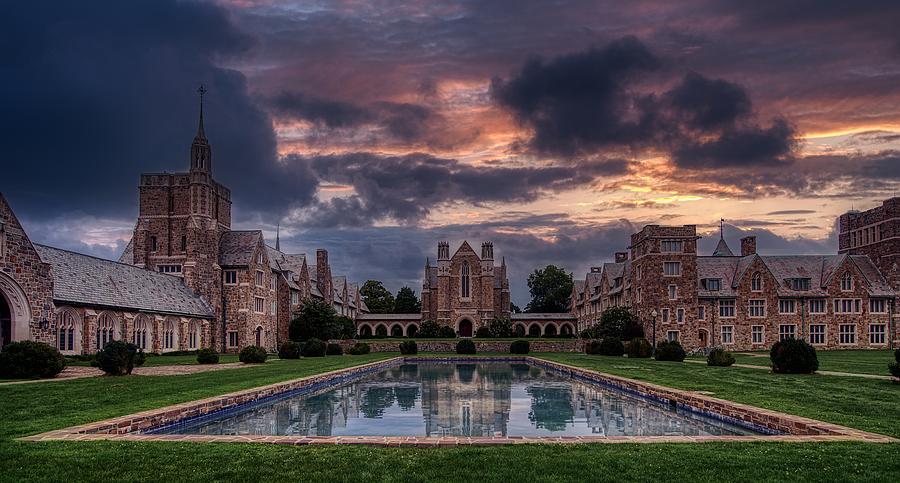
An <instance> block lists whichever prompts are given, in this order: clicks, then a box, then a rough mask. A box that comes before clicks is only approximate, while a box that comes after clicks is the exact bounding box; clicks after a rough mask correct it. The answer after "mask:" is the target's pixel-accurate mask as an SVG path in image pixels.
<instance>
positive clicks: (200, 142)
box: [191, 85, 212, 174]
mask: <svg viewBox="0 0 900 483" xmlns="http://www.w3.org/2000/svg"><path fill="white" fill-rule="evenodd" d="M197 93H199V94H200V125H199V126H198V127H197V135H196V136H194V142H193V143H191V172H204V173H207V174H211V173H212V148H211V147H210V146H209V140H207V139H206V131H204V130H203V95H204V94H206V88H205V87H203V86H202V85H201V86H200V88H199V89H197Z"/></svg>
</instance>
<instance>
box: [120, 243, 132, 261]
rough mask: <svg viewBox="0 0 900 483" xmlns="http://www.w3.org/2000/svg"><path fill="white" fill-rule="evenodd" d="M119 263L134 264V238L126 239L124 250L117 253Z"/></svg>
mask: <svg viewBox="0 0 900 483" xmlns="http://www.w3.org/2000/svg"><path fill="white" fill-rule="evenodd" d="M119 263H127V264H129V265H134V238H132V239H131V240H128V245H125V250H123V251H122V254H121V255H119Z"/></svg>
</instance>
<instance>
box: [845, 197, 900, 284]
mask: <svg viewBox="0 0 900 483" xmlns="http://www.w3.org/2000/svg"><path fill="white" fill-rule="evenodd" d="M838 227H839V228H838V253H849V254H850V255H866V256H868V257H869V258H870V259H871V260H872V262H873V263H875V266H876V267H878V269H879V270H881V273H883V274H884V276H885V277H886V278H887V279H888V283H890V284H891V287H893V288H894V290H900V197H894V198H891V199H888V200H885V201H884V202H882V203H881V206H878V207H875V208H872V209H871V210H867V211H863V212H859V211H850V212H848V213H845V214H843V215H841V216H840V218H838Z"/></svg>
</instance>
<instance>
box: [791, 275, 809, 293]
mask: <svg viewBox="0 0 900 483" xmlns="http://www.w3.org/2000/svg"><path fill="white" fill-rule="evenodd" d="M788 286H789V287H790V288H791V290H798V291H805V290H809V287H810V279H808V278H789V279H788Z"/></svg>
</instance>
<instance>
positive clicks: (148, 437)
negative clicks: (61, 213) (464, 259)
mask: <svg viewBox="0 0 900 483" xmlns="http://www.w3.org/2000/svg"><path fill="white" fill-rule="evenodd" d="M466 360H472V361H473V362H489V361H502V362H526V363H531V364H533V365H536V366H538V367H544V368H549V369H552V370H555V371H557V372H562V373H564V374H566V375H569V376H570V377H573V378H576V379H580V380H586V381H588V382H591V383H595V384H600V385H603V386H607V387H612V388H615V389H619V390H623V391H625V392H627V393H629V394H633V395H638V396H641V397H645V398H649V399H651V400H655V401H658V402H663V403H666V404H670V405H674V406H678V407H679V408H680V409H684V410H688V411H693V412H696V413H699V414H701V415H704V416H707V417H710V416H712V417H716V418H718V419H721V420H725V421H739V422H741V423H742V424H745V425H749V426H751V427H756V428H759V429H762V430H769V431H774V432H779V433H782V434H773V435H745V436H738V435H733V436H550V437H523V436H494V437H448V436H442V437H427V436H264V435H233V436H232V435H216V436H212V435H191V434H154V433H149V434H148V433H145V432H144V431H148V430H151V429H153V428H159V427H163V426H167V425H171V424H175V423H177V422H178V421H182V420H185V419H191V418H200V417H208V415H210V414H211V413H214V412H219V411H228V410H229V409H233V408H236V407H237V406H240V405H243V404H247V403H252V402H255V401H258V400H261V399H266V398H269V397H272V396H276V395H278V394H280V393H284V392H290V391H311V390H316V389H317V388H321V387H324V386H328V385H331V384H336V383H340V382H342V381H343V380H347V379H352V378H355V377H358V376H360V375H363V374H367V373H372V372H376V371H380V370H383V369H387V368H390V367H393V366H395V365H398V364H401V363H403V362H406V361H409V362H440V361H446V362H459V361H466ZM19 439H20V440H22V441H59V440H68V441H95V440H121V441H185V442H243V443H276V444H289V445H309V444H364V445H378V446H418V447H443V446H457V445H500V444H523V443H551V444H553V443H561V444H577V443H693V442H714V441H715V442H732V441H734V442H738V441H757V442H759V441H790V442H816V441H868V442H878V443H889V442H897V441H898V440H897V439H895V438H892V437H889V436H884V435H880V434H875V433H869V432H866V431H862V430H858V429H853V428H848V427H845V426H840V425H837V424H832V423H827V422H823V421H817V420H814V419H809V418H804V417H801V416H794V415H790V414H785V413H781V412H777V411H771V410H767V409H761V408H757V407H754V406H750V405H746V404H741V403H736V402H732V401H727V400H724V399H718V398H714V397H711V396H707V395H704V394H699V393H697V392H691V391H683V390H680V389H673V388H669V387H665V386H660V385H657V384H652V383H649V382H643V381H637V380H634V379H628V378H625V377H620V376H614V375H611V374H606V373H601V372H597V371H592V370H589V369H585V368H582V367H577V366H571V365H568V364H562V363H559V362H554V361H549V360H546V359H541V358H539V357H533V356H508V357H503V356H494V357H472V358H467V357H465V356H452V357H424V358H420V357H415V356H406V357H402V356H401V357H394V358H391V359H386V360H383V361H376V362H371V363H367V364H362V365H359V366H353V367H349V368H344V369H338V370H335V371H330V372H325V373H321V374H316V375H312V376H307V377H302V378H298V379H293V380H289V381H283V382H278V383H274V384H269V385H265V386H260V387H255V388H251V389H245V390H242V391H237V392H232V393H228V394H223V395H219V396H214V397H210V398H205V399H199V400H195V401H189V402H185V403H180V404H175V405H171V406H166V407H163V408H157V409H151V410H148V411H142V412H138V413H134V414H129V415H125V416H119V417H116V418H111V419H106V420H103V421H97V422H92V423H87V424H82V425H78V426H72V427H68V428H63V429H59V430H54V431H48V432H45V433H41V434H36V435H33V436H26V437H23V438H19Z"/></svg>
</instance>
